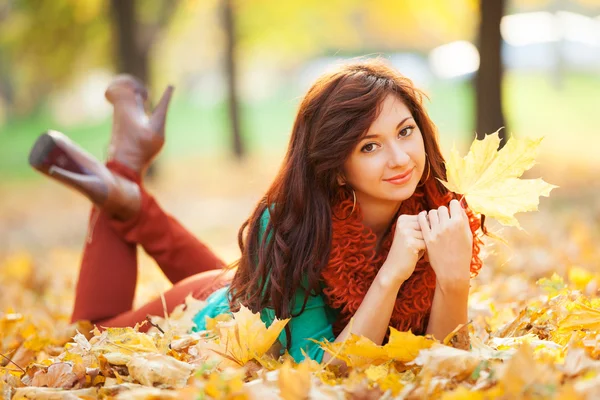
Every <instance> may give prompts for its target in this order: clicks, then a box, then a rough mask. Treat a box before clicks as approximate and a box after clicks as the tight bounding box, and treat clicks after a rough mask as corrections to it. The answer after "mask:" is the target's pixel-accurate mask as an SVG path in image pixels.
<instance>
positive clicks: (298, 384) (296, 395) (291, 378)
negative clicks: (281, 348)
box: [278, 360, 311, 400]
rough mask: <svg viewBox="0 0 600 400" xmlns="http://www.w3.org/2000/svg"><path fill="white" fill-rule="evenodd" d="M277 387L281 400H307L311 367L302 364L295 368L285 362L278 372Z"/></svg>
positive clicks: (288, 362) (304, 363)
mask: <svg viewBox="0 0 600 400" xmlns="http://www.w3.org/2000/svg"><path fill="white" fill-rule="evenodd" d="M278 386H279V392H280V396H281V398H282V399H283V400H302V399H307V398H308V395H309V393H310V387H311V367H310V365H309V364H308V363H306V362H302V363H300V364H299V365H298V366H297V368H294V366H293V365H292V363H291V362H290V361H289V360H287V361H286V362H285V363H284V364H283V367H281V369H280V370H279V379H278Z"/></svg>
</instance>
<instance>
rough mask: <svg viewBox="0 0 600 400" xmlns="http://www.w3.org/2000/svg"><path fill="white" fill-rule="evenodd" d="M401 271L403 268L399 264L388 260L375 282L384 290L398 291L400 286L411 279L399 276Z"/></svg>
mask: <svg viewBox="0 0 600 400" xmlns="http://www.w3.org/2000/svg"><path fill="white" fill-rule="evenodd" d="M401 270H402V267H400V266H399V265H398V264H397V263H393V262H390V261H389V260H388V261H386V262H384V263H383V265H382V266H381V268H380V269H379V272H378V273H377V275H376V276H375V282H376V283H377V284H378V285H379V286H380V287H382V288H384V289H386V288H390V289H392V290H396V291H398V290H399V289H400V286H402V284H403V283H404V282H405V281H406V280H407V279H408V278H409V277H405V276H402V275H401V274H399V271H401Z"/></svg>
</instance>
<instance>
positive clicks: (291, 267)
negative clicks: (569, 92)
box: [230, 59, 481, 348]
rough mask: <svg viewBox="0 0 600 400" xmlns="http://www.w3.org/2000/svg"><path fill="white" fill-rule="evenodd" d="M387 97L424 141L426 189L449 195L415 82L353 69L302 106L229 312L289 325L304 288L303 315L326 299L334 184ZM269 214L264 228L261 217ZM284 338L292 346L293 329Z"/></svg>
mask: <svg viewBox="0 0 600 400" xmlns="http://www.w3.org/2000/svg"><path fill="white" fill-rule="evenodd" d="M388 94H393V95H395V96H397V97H398V98H399V99H400V100H401V101H402V102H403V103H404V104H405V105H406V106H407V107H408V109H409V110H410V112H411V114H412V116H413V118H414V120H415V122H416V124H417V126H418V127H419V129H420V131H421V133H422V135H423V141H424V144H425V151H426V153H427V159H428V162H429V165H430V168H431V172H430V174H431V177H430V178H429V179H428V181H430V179H433V180H434V181H435V184H436V185H437V186H438V188H437V189H438V192H439V193H440V194H441V195H446V194H449V192H448V190H447V189H446V188H445V187H444V186H443V185H442V184H440V183H439V181H437V179H435V178H440V179H444V180H445V179H446V170H445V165H444V159H443V156H442V153H441V151H440V148H439V145H438V140H437V132H436V128H435V125H434V124H433V122H432V121H431V119H430V118H429V116H428V114H427V112H426V110H425V108H424V107H423V104H422V103H423V97H424V96H425V95H424V93H423V92H422V91H420V90H419V89H417V88H416V87H415V86H414V85H413V83H412V81H411V80H410V79H408V78H406V77H404V76H402V75H401V74H399V73H398V72H397V71H396V70H394V69H393V68H391V67H389V66H388V65H387V64H386V63H385V62H384V61H383V60H381V59H373V60H367V61H359V62H353V63H349V64H346V65H342V66H340V67H339V68H338V69H337V70H336V71H334V72H331V73H328V74H325V75H323V76H322V77H321V78H319V79H318V80H317V81H316V82H315V83H314V84H313V85H312V87H311V88H310V89H309V90H308V92H307V93H306V95H305V96H304V98H303V100H302V102H301V104H300V107H299V109H298V113H297V116H296V120H295V122H294V126H293V130H292V135H291V138H290V142H289V146H288V149H287V153H286V155H285V158H284V161H283V164H282V166H281V168H280V170H279V172H278V174H277V176H276V178H275V180H274V181H273V183H272V184H271V186H270V188H269V189H268V190H267V192H266V194H265V195H264V196H263V197H262V199H261V200H260V202H259V203H258V205H257V206H256V208H255V209H254V211H253V212H252V214H251V216H250V218H249V219H248V220H247V221H246V222H244V224H243V225H242V226H241V228H240V230H239V234H238V242H239V246H240V249H241V252H242V256H241V258H240V260H239V261H238V262H237V263H236V264H237V271H236V274H235V277H234V279H233V282H232V284H231V287H230V306H231V309H232V310H236V309H239V304H244V305H245V306H246V307H248V308H250V309H251V310H253V311H254V312H258V311H260V310H262V309H263V308H265V307H269V308H272V309H273V310H274V311H275V315H276V316H277V318H280V319H281V318H290V317H295V316H297V315H292V309H293V308H294V306H295V304H293V301H294V295H295V293H296V291H297V290H298V289H300V287H301V286H304V284H305V285H306V287H304V289H305V290H306V293H305V296H304V302H303V304H302V309H301V311H300V313H302V312H303V311H304V308H305V306H306V302H307V300H308V296H309V294H313V295H315V294H318V293H321V287H320V282H321V272H322V270H323V268H324V267H325V266H327V263H328V260H329V256H330V247H331V240H332V205H333V203H334V201H335V199H336V195H338V194H339V185H338V184H337V180H336V178H337V176H338V175H339V174H340V173H341V172H342V166H343V164H344V161H345V160H346V159H347V158H348V157H349V156H350V154H351V152H352V150H353V149H354V148H355V146H356V144H357V143H358V142H359V141H360V139H361V137H362V136H364V134H365V133H366V132H367V130H368V129H369V127H370V126H371V124H372V123H373V122H374V121H375V119H376V118H377V116H378V114H379V112H380V110H381V104H382V102H383V100H384V99H385V97H386V96H387V95H388ZM451 195H452V197H455V196H454V195H453V194H451ZM446 197H447V196H446ZM428 203H430V204H435V203H436V202H435V201H431V202H428ZM267 208H268V209H269V211H268V212H269V214H270V218H269V219H268V223H267V226H266V227H265V226H261V217H262V215H263V213H264V212H265V210H267ZM469 214H470V219H471V222H472V229H473V228H475V229H476V227H475V226H473V225H474V224H475V225H477V224H476V223H475V221H473V216H472V213H470V212H469ZM390 222H391V221H390ZM263 231H264V234H261V232H263ZM474 244H475V243H474ZM477 246H478V245H477ZM474 250H475V249H474ZM477 250H478V249H477ZM477 265H478V266H477ZM480 267H481V262H479V263H475V267H473V264H472V267H471V270H472V273H473V274H476V273H477V271H478V269H479V268H480ZM286 332H287V335H288V339H291V337H290V331H289V328H286ZM290 342H291V340H288V348H289V346H290Z"/></svg>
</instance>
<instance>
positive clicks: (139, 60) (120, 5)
mask: <svg viewBox="0 0 600 400" xmlns="http://www.w3.org/2000/svg"><path fill="white" fill-rule="evenodd" d="M110 8H111V17H112V20H113V23H114V29H115V36H116V42H117V48H116V49H115V50H116V57H115V59H116V64H117V68H118V71H119V72H121V73H127V74H131V75H133V76H135V77H136V78H138V79H140V80H141V81H142V82H144V84H148V68H149V67H148V52H149V51H150V47H149V46H140V44H141V43H140V42H141V41H140V40H139V39H138V38H139V27H138V21H137V18H136V16H135V14H136V13H135V10H136V0H111V2H110Z"/></svg>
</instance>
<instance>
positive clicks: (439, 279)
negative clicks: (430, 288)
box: [436, 274, 471, 294]
mask: <svg viewBox="0 0 600 400" xmlns="http://www.w3.org/2000/svg"><path fill="white" fill-rule="evenodd" d="M436 287H438V288H439V289H440V290H441V291H442V292H444V293H447V294H463V293H467V294H468V293H469V289H470V287H471V278H470V276H466V277H465V276H452V275H447V274H437V275H436Z"/></svg>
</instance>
